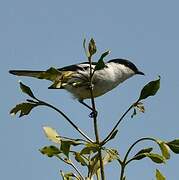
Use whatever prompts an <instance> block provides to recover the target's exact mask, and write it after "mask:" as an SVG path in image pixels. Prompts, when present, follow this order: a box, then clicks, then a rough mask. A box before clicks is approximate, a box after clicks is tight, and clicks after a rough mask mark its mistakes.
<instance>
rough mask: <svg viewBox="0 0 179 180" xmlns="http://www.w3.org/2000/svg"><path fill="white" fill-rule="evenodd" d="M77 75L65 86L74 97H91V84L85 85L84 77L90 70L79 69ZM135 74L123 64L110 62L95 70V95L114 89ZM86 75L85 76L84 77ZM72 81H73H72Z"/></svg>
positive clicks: (87, 75)
mask: <svg viewBox="0 0 179 180" xmlns="http://www.w3.org/2000/svg"><path fill="white" fill-rule="evenodd" d="M79 73H80V74H77V75H76V77H74V78H72V79H71V80H70V83H69V85H67V86H66V87H65V89H66V90H68V91H69V92H71V93H72V94H73V95H74V97H76V98H78V99H87V98H90V97H91V94H90V91H89V86H88V85H87V84H86V85H85V80H84V77H89V70H86V71H79ZM132 75H134V72H133V71H132V70H130V69H129V68H127V67H125V66H124V65H121V64H116V63H113V62H111V63H108V64H107V67H106V68H104V69H101V70H98V71H96V72H95V74H94V76H93V81H92V82H93V85H94V87H93V95H94V97H98V96H101V95H103V94H105V93H107V92H108V91H110V90H112V89H113V88H115V87H116V86H118V85H119V84H120V83H122V82H123V81H124V80H126V79H128V78H129V77H131V76H132ZM83 76H84V77H83ZM71 82H72V83H71ZM73 82H81V83H82V84H83V83H84V86H76V87H74V86H72V85H71V84H73Z"/></svg>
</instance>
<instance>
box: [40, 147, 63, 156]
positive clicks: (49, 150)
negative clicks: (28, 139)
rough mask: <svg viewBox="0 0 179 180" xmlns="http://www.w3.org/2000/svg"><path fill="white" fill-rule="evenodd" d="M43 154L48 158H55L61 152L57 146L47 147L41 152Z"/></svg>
mask: <svg viewBox="0 0 179 180" xmlns="http://www.w3.org/2000/svg"><path fill="white" fill-rule="evenodd" d="M39 151H40V152H41V153H42V154H44V155H47V156H48V157H53V156H55V155H57V154H60V153H61V151H60V150H59V149H58V148H57V147H56V146H45V147H43V148H42V149H40V150H39Z"/></svg>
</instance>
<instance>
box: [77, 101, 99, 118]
mask: <svg viewBox="0 0 179 180" xmlns="http://www.w3.org/2000/svg"><path fill="white" fill-rule="evenodd" d="M79 102H80V103H81V104H83V105H84V106H85V107H87V108H88V109H90V110H92V112H91V113H90V114H89V117H90V118H93V117H94V116H97V114H98V112H97V111H96V110H94V109H93V108H92V107H91V106H89V105H88V104H86V103H85V102H84V101H83V100H79Z"/></svg>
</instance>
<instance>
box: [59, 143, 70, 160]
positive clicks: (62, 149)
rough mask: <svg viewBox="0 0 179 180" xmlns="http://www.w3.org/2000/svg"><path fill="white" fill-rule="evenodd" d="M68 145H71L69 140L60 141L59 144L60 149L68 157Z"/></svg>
mask: <svg viewBox="0 0 179 180" xmlns="http://www.w3.org/2000/svg"><path fill="white" fill-rule="evenodd" d="M70 146H71V141H61V146H60V150H61V151H62V152H63V154H64V155H66V156H67V157H69V152H70Z"/></svg>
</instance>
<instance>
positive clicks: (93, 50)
mask: <svg viewBox="0 0 179 180" xmlns="http://www.w3.org/2000/svg"><path fill="white" fill-rule="evenodd" d="M88 51H89V54H90V56H92V55H94V54H95V53H96V51H97V48H96V43H95V41H94V39H93V38H91V40H90V42H89V45H88Z"/></svg>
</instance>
